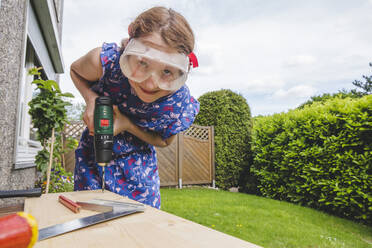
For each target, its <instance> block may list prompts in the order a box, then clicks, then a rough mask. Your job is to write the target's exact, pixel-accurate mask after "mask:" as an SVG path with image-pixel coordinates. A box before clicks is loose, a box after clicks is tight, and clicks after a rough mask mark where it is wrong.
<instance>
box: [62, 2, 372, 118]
mask: <svg viewBox="0 0 372 248" xmlns="http://www.w3.org/2000/svg"><path fill="white" fill-rule="evenodd" d="M154 6H164V7H167V8H172V9H174V10H175V11H177V12H179V13H180V14H182V15H183V16H184V17H185V18H186V19H187V21H188V22H189V23H190V25H191V28H192V29H193V31H194V33H195V38H196V39H195V50H194V53H195V54H196V56H197V58H198V61H199V67H198V68H195V69H193V70H192V71H191V72H190V75H189V77H188V80H187V85H188V87H189V88H190V91H191V94H192V95H193V96H194V97H196V98H198V97H200V96H201V95H203V94H204V93H207V92H210V91H216V90H220V89H230V90H232V91H234V92H236V93H238V94H241V95H242V96H244V97H245V99H246V100H247V103H248V104H249V106H250V109H251V113H252V116H257V115H270V114H274V113H280V112H287V111H288V110H290V109H294V108H296V107H297V106H299V105H300V104H301V103H303V102H305V101H307V100H308V99H309V98H310V97H311V96H314V95H320V94H323V93H336V92H338V91H339V90H341V89H346V90H349V89H353V88H355V86H353V85H352V82H353V81H354V80H362V76H363V75H368V76H369V75H371V74H372V67H370V66H369V63H370V62H372V32H371V27H372V15H371V13H372V0H353V1H349V0H327V1H325V0H312V1H304V0H303V1H298V0H297V1H295V0H293V1H291V0H266V1H262V0H229V1H226V0H164V1H154V0H152V1H150V0H132V1H124V0H106V1H101V0H76V1H71V0H66V1H64V13H63V29H62V55H63V59H64V63H65V74H64V75H62V76H61V79H60V85H61V88H62V91H64V92H71V93H73V94H74V95H75V99H74V101H75V102H84V100H83V98H82V97H81V95H80V93H79V92H78V91H77V90H76V89H75V87H74V85H73V83H72V81H71V79H70V77H69V75H70V71H69V68H70V65H71V63H72V62H73V61H75V60H76V59H78V58H79V57H81V56H83V55H84V54H86V53H87V52H88V51H89V50H91V49H93V48H95V47H99V46H101V45H102V43H103V42H116V43H120V41H121V40H122V39H123V38H127V37H128V32H127V30H128V25H129V24H130V23H131V22H132V21H133V20H134V19H135V18H136V16H137V15H139V14H140V13H141V12H143V11H145V10H147V9H149V8H151V7H154Z"/></svg>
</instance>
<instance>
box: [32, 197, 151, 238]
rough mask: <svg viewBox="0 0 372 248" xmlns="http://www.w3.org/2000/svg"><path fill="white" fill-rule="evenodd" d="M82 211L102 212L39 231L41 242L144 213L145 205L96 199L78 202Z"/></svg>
mask: <svg viewBox="0 0 372 248" xmlns="http://www.w3.org/2000/svg"><path fill="white" fill-rule="evenodd" d="M76 203H77V204H78V205H80V206H81V208H82V209H86V210H93V211H98V212H101V213H99V214H96V215H92V216H88V217H84V218H80V219H76V220H72V221H68V222H65V223H62V224H57V225H54V226H50V227H45V228H42V229H40V230H39V239H38V240H39V241H41V240H45V239H48V238H52V237H55V236H58V235H61V234H64V233H68V232H72V231H75V230H79V229H82V228H85V227H88V226H92V225H95V224H98V223H102V222H105V221H109V220H112V219H116V218H119V217H122V216H125V215H129V214H133V213H137V212H144V211H145V206H144V205H143V204H136V203H127V202H119V201H109V200H100V199H94V200H92V201H89V202H76Z"/></svg>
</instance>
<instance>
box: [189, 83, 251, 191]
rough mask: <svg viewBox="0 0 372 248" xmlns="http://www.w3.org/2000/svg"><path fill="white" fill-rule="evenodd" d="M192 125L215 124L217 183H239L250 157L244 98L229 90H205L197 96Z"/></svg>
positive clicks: (249, 115) (219, 185)
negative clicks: (197, 110) (197, 108)
mask: <svg viewBox="0 0 372 248" xmlns="http://www.w3.org/2000/svg"><path fill="white" fill-rule="evenodd" d="M198 100H199V102H200V112H199V114H198V115H197V117H196V120H195V124H198V125H203V126H214V134H215V136H214V141H215V153H216V155H215V165H216V186H217V187H219V188H223V189H228V188H230V187H236V186H238V181H239V177H240V176H241V173H242V171H243V169H244V168H249V165H250V163H249V158H250V157H251V149H250V144H251V133H252V123H251V112H250V109H249V106H248V104H247V102H246V99H245V98H244V97H243V96H241V95H239V94H236V93H234V92H232V91H231V90H219V91H213V92H208V93H206V94H204V95H202V96H201V97H199V99H198Z"/></svg>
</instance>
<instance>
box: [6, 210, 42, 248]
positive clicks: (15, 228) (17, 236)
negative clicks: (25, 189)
mask: <svg viewBox="0 0 372 248" xmlns="http://www.w3.org/2000/svg"><path fill="white" fill-rule="evenodd" d="M37 238H38V228H37V223H36V220H35V218H34V217H33V216H32V215H30V214H27V213H25V212H18V213H16V214H10V215H6V216H3V217H0V247H1V248H16V247H17V248H30V247H32V246H33V245H34V244H35V243H36V241H37Z"/></svg>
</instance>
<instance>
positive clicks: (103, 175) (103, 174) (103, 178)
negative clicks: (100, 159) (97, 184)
mask: <svg viewBox="0 0 372 248" xmlns="http://www.w3.org/2000/svg"><path fill="white" fill-rule="evenodd" d="M98 165H99V166H101V167H102V193H103V192H104V191H105V166H106V165H107V164H106V163H98Z"/></svg>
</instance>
